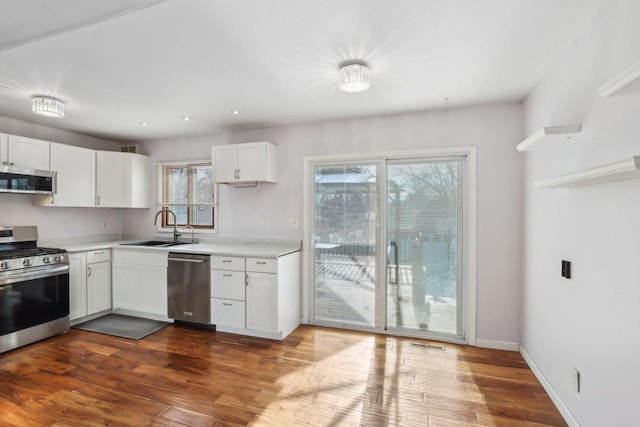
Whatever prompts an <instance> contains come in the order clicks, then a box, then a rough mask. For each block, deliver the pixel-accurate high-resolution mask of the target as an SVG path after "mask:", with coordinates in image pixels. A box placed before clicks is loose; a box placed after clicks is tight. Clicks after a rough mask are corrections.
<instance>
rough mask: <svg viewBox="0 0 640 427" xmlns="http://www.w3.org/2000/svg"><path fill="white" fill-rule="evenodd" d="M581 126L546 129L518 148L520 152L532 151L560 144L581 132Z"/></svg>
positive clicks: (533, 135) (529, 138)
mask: <svg viewBox="0 0 640 427" xmlns="http://www.w3.org/2000/svg"><path fill="white" fill-rule="evenodd" d="M580 127H581V126H580V125H574V126H553V127H545V128H542V129H540V130H538V131H537V132H535V133H534V134H532V135H531V136H530V137H528V138H527V139H525V140H524V141H522V142H521V143H520V144H518V145H517V146H516V148H517V149H518V151H532V150H537V149H544V148H547V147H549V146H551V145H554V144H559V143H561V142H564V141H566V140H568V139H571V137H573V136H574V135H576V134H578V133H579V132H580Z"/></svg>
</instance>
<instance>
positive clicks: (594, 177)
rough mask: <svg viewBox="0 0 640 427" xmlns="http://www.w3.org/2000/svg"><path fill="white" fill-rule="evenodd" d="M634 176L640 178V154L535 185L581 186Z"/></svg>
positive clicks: (537, 182) (541, 186) (535, 183)
mask: <svg viewBox="0 0 640 427" xmlns="http://www.w3.org/2000/svg"><path fill="white" fill-rule="evenodd" d="M634 178H640V156H633V157H631V158H628V159H625V160H621V161H619V162H615V163H609V164H606V165H602V166H597V167H594V168H591V169H585V170H582V171H580V172H574V173H571V174H568V175H563V176H559V177H557V178H553V179H548V180H542V181H536V182H534V183H533V186H534V187H535V188H553V187H558V188H561V187H581V186H586V185H594V184H604V183H606V182H613V181H623V180H626V179H634Z"/></svg>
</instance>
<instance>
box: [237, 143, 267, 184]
mask: <svg viewBox="0 0 640 427" xmlns="http://www.w3.org/2000/svg"><path fill="white" fill-rule="evenodd" d="M265 154H266V153H265V144H264V143H263V142H252V143H248V144H239V145H238V170H239V171H238V178H239V181H264V180H265V175H266V174H265V172H266V169H265V166H266V164H265V160H266V156H265Z"/></svg>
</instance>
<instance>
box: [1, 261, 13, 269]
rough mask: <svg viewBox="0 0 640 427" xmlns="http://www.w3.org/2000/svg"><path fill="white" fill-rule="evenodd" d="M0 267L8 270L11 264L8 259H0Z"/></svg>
mask: <svg viewBox="0 0 640 427" xmlns="http://www.w3.org/2000/svg"><path fill="white" fill-rule="evenodd" d="M0 268H1V269H3V270H8V269H10V268H11V264H10V263H9V261H2V262H1V263H0Z"/></svg>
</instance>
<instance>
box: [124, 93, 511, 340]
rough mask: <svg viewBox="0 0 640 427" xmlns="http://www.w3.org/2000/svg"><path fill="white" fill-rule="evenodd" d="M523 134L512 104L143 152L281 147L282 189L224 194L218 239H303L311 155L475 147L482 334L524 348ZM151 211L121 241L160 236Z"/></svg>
mask: <svg viewBox="0 0 640 427" xmlns="http://www.w3.org/2000/svg"><path fill="white" fill-rule="evenodd" d="M522 136H523V121H522V109H521V106H520V104H506V105H493V106H482V107H474V108H464V109H447V110H442V111H435V112H423V113H414V114H404V115H399V116H383V117H371V118H364V119H353V120H339V121H331V122H324V123H314V124H306V125H299V126H290V127H276V128H270V129H263V130H257V131H247V132H232V133H230V134H228V135H212V136H209V137H199V138H191V139H187V140H160V141H149V142H146V143H143V147H144V150H146V151H147V152H148V153H149V154H150V155H151V156H152V158H153V159H154V161H160V160H178V159H199V158H204V157H208V156H210V151H209V150H210V146H211V145H214V144H224V143H241V142H250V141H261V140H267V141H271V142H273V143H275V144H276V145H278V157H279V158H278V160H279V164H280V167H279V183H278V184H261V185H259V186H258V187H257V188H243V189H240V188H230V187H228V186H220V197H219V201H220V203H219V204H220V207H219V224H218V225H219V236H220V237H251V238H272V239H297V240H300V239H302V229H297V230H292V229H289V227H288V219H289V217H297V218H299V219H301V217H302V165H303V156H304V155H312V154H340V153H359V152H360V153H363V152H370V151H384V150H396V149H397V150H402V149H415V148H427V147H450V146H459V145H476V146H477V147H478V193H479V194H478V200H479V202H478V268H477V270H478V277H477V283H478V322H477V336H478V337H479V338H482V339H487V340H498V341H510V342H519V325H518V318H519V298H520V267H521V256H520V254H521V252H520V250H521V242H520V235H521V214H522V212H521V194H520V189H521V164H522V158H521V156H519V155H518V153H517V152H516V150H515V145H516V144H517V142H518V141H519V140H521V139H522ZM153 200H155V193H154V194H153V195H152V203H153ZM154 213H155V212H142V211H140V212H134V211H127V212H126V213H125V224H124V225H123V231H124V233H131V234H139V233H140V232H142V233H144V234H153V233H155V229H154V227H153V215H154ZM265 218H266V225H265ZM300 223H301V221H300Z"/></svg>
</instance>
